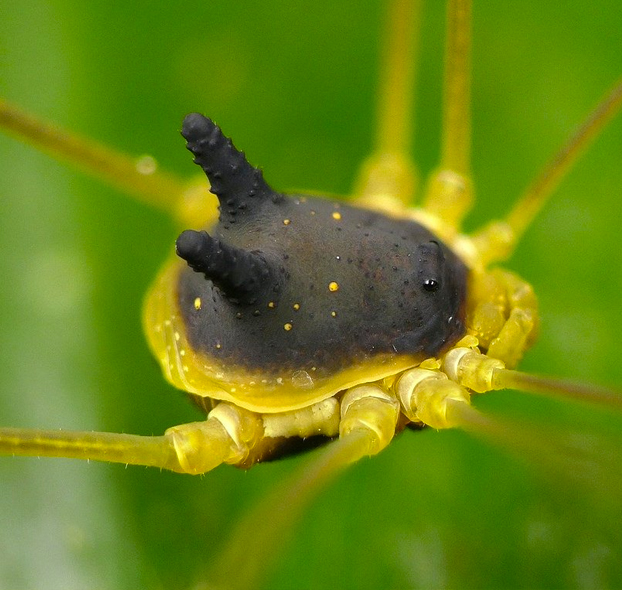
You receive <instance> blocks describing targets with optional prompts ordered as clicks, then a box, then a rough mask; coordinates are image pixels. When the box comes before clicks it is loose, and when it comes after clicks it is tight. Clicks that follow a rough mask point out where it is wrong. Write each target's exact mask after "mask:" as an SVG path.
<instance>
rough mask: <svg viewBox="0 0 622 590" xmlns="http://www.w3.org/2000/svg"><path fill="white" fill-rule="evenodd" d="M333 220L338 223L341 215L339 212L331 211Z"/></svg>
mask: <svg viewBox="0 0 622 590" xmlns="http://www.w3.org/2000/svg"><path fill="white" fill-rule="evenodd" d="M333 219H336V220H337V221H339V220H340V219H341V213H339V211H333Z"/></svg>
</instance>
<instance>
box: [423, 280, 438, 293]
mask: <svg viewBox="0 0 622 590" xmlns="http://www.w3.org/2000/svg"><path fill="white" fill-rule="evenodd" d="M440 286H441V284H440V283H439V282H438V281H437V280H436V279H427V280H425V281H423V289H424V290H425V291H428V292H430V293H433V292H434V291H438V290H439V289H440Z"/></svg>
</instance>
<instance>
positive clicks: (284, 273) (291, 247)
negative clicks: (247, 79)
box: [177, 114, 467, 375]
mask: <svg viewBox="0 0 622 590" xmlns="http://www.w3.org/2000/svg"><path fill="white" fill-rule="evenodd" d="M182 134H183V135H184V137H185V138H186V139H187V141H188V149H190V150H191V151H192V152H193V154H194V155H195V162H196V163H197V164H199V165H200V166H201V167H202V168H203V169H204V171H205V172H206V174H207V176H208V178H209V180H210V183H211V187H212V188H211V190H212V192H214V193H215V194H216V195H217V196H218V198H219V201H220V219H219V222H218V224H217V225H216V226H215V227H214V228H211V229H210V230H209V231H210V234H207V233H205V232H204V231H202V232H194V231H189V232H184V233H183V234H182V235H181V236H180V238H179V239H178V243H177V250H178V254H179V255H180V256H181V257H182V258H183V259H185V260H186V261H187V262H188V264H189V266H190V267H191V268H188V269H186V270H184V271H183V272H182V273H181V274H180V277H179V284H178V294H179V306H180V309H181V312H182V316H183V319H184V322H185V326H186V336H187V339H188V341H189V343H190V345H191V346H192V347H193V349H194V350H196V351H198V352H202V353H204V354H205V355H207V357H212V358H217V359H220V360H222V361H223V362H225V363H228V364H233V365H234V366H240V367H244V368H245V369H249V370H251V371H260V372H262V373H265V374H276V373H282V372H283V370H284V369H291V370H293V371H296V370H302V371H315V372H316V374H318V375H328V374H330V373H332V372H334V371H337V370H339V369H342V368H345V367H348V366H351V365H353V364H354V363H357V362H360V361H362V360H367V359H370V358H373V356H374V355H378V354H384V353H388V354H392V353H395V354H421V355H422V356H434V355H437V354H438V353H439V352H440V351H442V350H443V349H445V348H447V347H448V346H449V345H450V344H452V343H454V342H455V341H456V340H457V339H458V338H459V337H461V336H462V335H463V333H464V323H463V322H464V303H465V299H466V281H467V269H466V267H465V266H464V264H463V263H462V262H461V261H460V259H459V258H458V257H457V256H456V255H455V254H454V253H453V252H452V251H451V250H449V248H447V247H446V246H445V245H444V244H442V243H441V242H440V241H439V240H438V239H437V238H436V237H435V236H434V235H433V234H432V233H431V232H430V231H428V230H427V229H425V228H424V227H422V226H421V225H419V224H417V223H415V222H412V221H408V220H400V219H394V218H391V217H388V216H385V215H382V214H380V213H376V212H372V211H369V210H365V209H361V208H356V207H351V206H348V205H346V204H343V203H338V202H334V201H329V200H325V199H321V198H317V197H311V196H303V195H291V196H285V195H282V194H279V193H275V192H274V191H272V189H270V188H269V186H268V185H267V184H266V183H265V181H264V180H263V177H262V175H261V172H260V171H259V170H257V169H255V168H253V167H252V166H251V165H250V164H249V163H248V162H247V161H246V159H245V158H244V154H243V153H241V152H238V151H237V150H236V149H235V147H233V145H232V144H231V141H230V140H228V139H227V138H226V137H224V136H223V135H222V133H221V131H220V129H219V128H218V127H217V126H216V125H214V124H213V123H212V121H210V120H209V119H207V118H205V117H203V116H201V115H198V114H192V115H188V117H186V120H185V121H184V127H183V131H182Z"/></svg>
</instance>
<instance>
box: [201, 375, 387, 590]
mask: <svg viewBox="0 0 622 590" xmlns="http://www.w3.org/2000/svg"><path fill="white" fill-rule="evenodd" d="M398 415H399V404H398V403H397V400H396V399H395V398H394V397H393V396H391V395H390V394H389V393H387V392H386V391H385V390H383V389H382V388H380V387H378V386H376V385H362V386H359V387H354V388H352V389H351V390H349V391H347V392H346V394H345V395H344V397H343V398H342V403H341V424H340V429H339V439H338V440H336V441H334V442H332V443H330V444H329V445H328V446H327V447H326V448H325V449H324V450H323V451H320V452H319V453H318V454H317V455H316V456H314V457H313V459H312V460H311V461H309V462H307V463H304V464H303V465H302V466H301V467H300V469H298V470H297V471H296V472H295V473H294V474H293V475H292V477H291V478H290V479H289V480H288V481H285V482H282V483H281V484H279V485H278V486H277V488H276V489H275V491H274V492H273V493H272V494H271V495H270V496H268V497H267V498H265V499H264V500H263V501H262V502H261V503H260V504H259V505H258V506H256V507H255V508H254V509H253V510H252V512H251V513H250V514H249V515H248V516H246V518H244V519H243V520H242V521H241V523H240V525H239V526H238V527H237V528H236V529H235V530H234V531H233V534H232V535H231V536H230V537H229V540H228V542H227V545H226V546H225V548H224V550H223V551H222V553H221V554H220V556H219V557H218V558H217V559H216V561H215V565H214V566H213V567H212V569H211V571H210V572H208V576H207V578H208V580H209V582H207V583H206V584H205V585H200V586H197V587H196V589H195V590H199V589H204V590H207V589H210V590H213V589H215V588H223V589H224V588H227V589H228V590H236V589H244V590H245V589H247V588H257V587H259V586H260V583H261V579H262V578H263V577H264V576H265V575H266V574H267V573H268V571H269V569H270V566H271V565H272V564H273V563H274V562H275V561H276V560H277V558H278V557H279V555H280V552H281V551H282V550H283V548H284V547H285V545H286V544H287V540H288V539H289V532H290V531H291V530H292V529H293V527H294V526H295V524H296V522H297V519H298V518H299V516H300V515H301V513H302V512H303V511H304V509H305V508H306V507H307V505H308V504H309V503H310V502H311V501H312V500H313V499H314V498H315V497H316V496H317V495H318V494H319V493H320V492H321V491H322V490H323V489H324V488H325V487H326V486H327V485H328V484H329V483H330V482H331V481H332V480H333V479H334V478H335V477H337V475H339V473H341V471H343V469H345V468H346V467H347V466H348V465H350V464H352V463H354V462H356V461H358V460H359V459H361V458H362V457H365V456H367V455H373V454H376V453H378V452H380V451H381V450H382V449H383V448H385V447H386V446H387V445H388V444H389V442H391V439H392V438H393V435H394V433H395V425H396V422H397V418H398ZM240 564H243V567H241V566H240Z"/></svg>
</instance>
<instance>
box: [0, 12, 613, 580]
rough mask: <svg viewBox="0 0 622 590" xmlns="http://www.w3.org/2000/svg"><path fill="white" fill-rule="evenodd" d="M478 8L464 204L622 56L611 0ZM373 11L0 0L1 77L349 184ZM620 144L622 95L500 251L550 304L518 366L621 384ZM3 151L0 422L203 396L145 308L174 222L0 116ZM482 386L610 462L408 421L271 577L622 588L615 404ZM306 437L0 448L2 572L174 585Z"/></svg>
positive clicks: (97, 418) (139, 148)
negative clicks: (203, 450) (112, 451)
mask: <svg viewBox="0 0 622 590" xmlns="http://www.w3.org/2000/svg"><path fill="white" fill-rule="evenodd" d="M474 12H475V14H474V18H475V21H474V35H475V49H474V80H473V82H474V88H473V99H474V103H475V104H474V114H473V127H474V132H475V135H474V147H473V158H474V164H473V167H474V174H475V181H476V188H477V194H478V204H477V207H476V209H475V211H474V212H473V214H472V215H471V217H470V221H469V223H470V227H475V226H476V225H478V224H479V223H481V222H483V221H485V220H488V219H490V218H492V217H495V216H499V215H501V214H502V213H503V212H504V211H506V210H507V207H508V204H509V203H510V202H512V200H513V199H514V198H515V197H516V195H517V194H518V193H519V192H520V191H521V189H522V188H523V187H525V185H526V184H527V183H528V182H529V180H531V178H533V176H534V174H535V173H536V171H538V170H539V169H540V167H541V166H542V165H543V163H544V162H545V161H546V160H547V158H548V157H549V156H550V155H551V154H552V153H553V152H554V150H555V149H556V148H558V147H559V146H560V144H561V142H562V141H563V140H564V138H565V137H566V136H567V135H568V133H569V131H570V130H571V129H573V127H574V126H575V125H576V124H577V123H578V122H579V121H581V120H582V118H583V117H584V116H585V115H586V114H587V112H588V111H589V110H590V108H591V107H592V106H593V105H594V104H595V102H596V101H597V100H598V98H599V96H600V95H601V94H602V93H603V92H604V91H605V89H606V88H608V87H609V86H610V85H611V84H612V83H613V81H614V80H615V79H616V78H617V77H618V76H619V75H620V74H621V73H622V58H621V56H622V11H620V9H619V2H618V1H617V0H609V1H607V0H598V1H594V2H590V3H587V2H584V1H568V2H564V3H545V2H541V1H537V0H534V1H520V0H519V1H517V2H512V3H490V2H488V3H485V2H482V3H480V4H476V6H475V10H474ZM382 15H383V11H382V3H381V2H376V1H373V2H372V1H366V2H353V1H339V0H337V1H335V0H330V1H329V0H316V1H315V2H302V1H301V0H290V1H289V2H280V1H277V0H263V1H262V2H225V1H224V0H214V1H203V2H199V3H197V2H194V3H190V2H188V3H185V2H179V3H164V2H162V3H153V2H147V1H145V0H140V1H136V2H131V3H109V2H105V1H103V0H94V1H92V2H89V3H77V2H71V1H61V0H47V1H43V0H40V1H37V0H27V1H25V2H17V1H15V0H13V1H8V2H3V3H2V19H1V20H2V22H0V95H2V96H4V97H6V98H8V99H11V100H13V101H16V102H17V103H19V104H21V105H23V106H24V107H26V108H28V109H30V110H32V111H33V112H35V113H37V114H40V115H43V116H45V117H47V118H49V119H52V120H54V121H57V122H58V123H60V124H62V125H64V126H67V127H68V128H71V129H74V130H76V131H79V132H81V133H83V134H86V135H89V136H92V137H95V138H97V139H99V140H101V141H104V142H106V143H108V144H110V145H112V146H116V147H118V148H120V149H122V150H124V151H127V152H130V153H134V154H142V153H150V154H152V155H154V156H155V157H156V158H157V159H158V161H159V162H160V163H161V164H162V165H163V167H165V168H167V169H171V170H173V171H175V172H177V173H179V174H180V175H186V176H189V175H192V174H194V173H195V170H194V168H193V165H192V163H191V158H190V155H189V154H188V153H187V152H186V150H185V149H184V145H183V141H182V140H181V138H180V137H179V135H178V129H179V127H180V123H181V119H182V117H183V115H184V114H185V113H187V112H189V111H193V110H200V111H202V112H205V113H206V114H209V115H210V116H212V117H213V118H215V119H216V120H217V121H218V122H219V124H220V125H222V126H223V128H224V129H225V131H226V132H227V134H229V135H231V136H232V137H233V138H234V140H235V141H236V143H237V145H238V146H239V147H241V148H242V149H244V150H245V151H246V153H247V154H248V155H249V158H250V160H251V161H252V162H253V163H255V164H257V165H260V166H261V167H263V168H264V170H265V173H266V177H267V179H268V180H269V181H270V182H271V183H272V184H273V186H275V187H277V188H288V187H291V188H311V189H317V190H325V191H329V192H333V193H346V192H347V191H348V190H349V188H350V186H351V182H352V179H353V177H354V175H355V173H356V170H357V166H358V164H359V163H360V162H361V160H362V158H363V157H364V156H365V155H366V154H367V153H368V152H369V149H370V137H371V130H372V124H373V116H374V95H375V89H376V86H375V85H376V79H377V70H378V50H379V31H380V24H379V23H380V22H381V21H382ZM442 40H443V10H442V7H441V3H440V2H430V3H428V5H427V6H426V7H425V9H424V14H423V32H422V39H421V65H420V72H419V74H420V75H419V83H418V91H417V102H418V104H417V121H416V126H417V132H416V139H415V145H416V147H415V152H416V153H415V156H416V160H417V162H418V164H419V166H420V169H421V171H422V174H425V173H427V172H428V171H429V170H430V169H431V168H432V167H433V166H434V165H435V163H436V159H437V153H438V142H439V117H440V113H439V97H440V73H441V68H442V62H441V56H442V48H443V41H442ZM620 154H622V119H620V118H618V120H617V121H616V122H615V123H614V124H612V125H611V126H610V128H609V129H608V130H607V131H606V133H605V134H604V136H603V137H602V138H601V139H600V140H599V141H598V143H597V145H596V146H595V147H594V148H593V149H592V150H591V151H590V152H589V154H588V155H587V156H586V157H585V158H584V159H583V160H582V161H581V162H580V164H579V166H578V167H577V168H576V170H575V171H573V172H572V174H571V175H570V176H569V177H568V178H567V179H566V181H565V182H564V183H563V186H562V187H561V189H560V190H559V191H558V193H557V194H556V197H555V199H554V200H553V201H552V202H551V203H550V204H549V205H548V206H547V208H546V210H545V211H544V212H543V213H542V214H541V216H540V217H539V218H538V220H537V222H536V224H535V225H534V227H533V228H531V230H530V231H529V232H528V234H527V235H526V236H525V239H524V242H523V244H522V245H521V247H520V249H519V251H518V252H517V253H516V255H515V256H514V258H513V259H512V261H511V263H510V266H511V267H512V268H513V269H514V270H516V271H518V272H519V273H520V274H522V275H523V276H524V277H525V278H527V279H528V280H529V281H531V282H532V283H533V285H534V286H535V288H536V292H537V293H538V294H539V297H540V301H541V307H542V331H541V337H540V340H539V342H538V344H537V346H536V347H535V348H534V349H533V350H532V351H531V352H530V353H529V355H528V356H527V358H526V359H525V361H524V363H523V365H522V367H523V368H524V369H525V370H529V371H534V372H539V373H545V374H551V375H558V376H564V377H573V378H577V379H580V380H583V381H587V382H591V383H600V384H608V385H613V386H615V385H617V386H618V387H620V386H621V385H622V368H621V365H622V363H620V361H619V358H620V351H621V350H622V347H621V346H620V344H619V340H620V334H622V319H621V314H620V300H621V297H620V293H621V292H622V255H621V254H620V248H619V245H616V244H617V242H616V239H617V238H616V236H619V235H620V222H621V220H622V215H621V213H620V197H621V194H622V188H621V187H622V165H621V158H620ZM0 170H1V172H0V355H1V356H0V358H1V360H0V367H1V368H2V370H1V371H0V424H2V425H5V426H23V427H42V428H64V429H72V428H73V429H85V430H110V431H116V432H132V433H139V434H152V433H153V434H160V433H162V432H163V431H164V430H165V429H166V428H167V427H168V426H171V425H173V424H178V423H181V422H184V421H191V420H196V419H198V416H199V415H198V413H197V411H196V410H195V409H194V408H193V407H192V406H191V405H190V404H189V403H188V402H187V401H186V399H185V398H184V396H183V395H182V394H181V393H180V392H177V391H175V390H173V389H172V388H171V387H169V386H168V385H166V384H165V383H164V381H163V379H162V378H161V376H160V374H159V369H158V368H157V366H156V364H155V362H154V361H153V360H152V358H151V357H150V355H149V352H148V350H147V348H146V345H145V342H144V340H143V336H142V333H141V326H140V308H141V301H142V297H143V294H144V292H145V291H146V288H147V286H148V284H149V282H150V280H151V279H152V277H153V276H154V275H155V273H156V271H157V269H158V266H159V264H160V263H161V262H162V260H163V259H164V258H165V256H166V255H167V254H168V253H169V251H170V250H171V248H172V244H173V240H174V238H175V228H173V227H172V224H171V223H170V221H169V220H168V219H166V218H165V217H164V216H163V215H162V214H160V213H158V212H156V211H153V210H150V209H148V208H147V207H144V206H141V205H139V204H137V203H134V202H132V201H130V200H127V199H126V198H124V196H122V195H120V194H119V193H118V192H116V191H114V190H112V189H109V188H107V187H105V186H102V185H101V184H99V183H98V182H97V181H94V180H91V179H89V178H86V177H84V176H83V175H80V174H78V173H75V172H74V171H72V170H71V169H67V168H65V167H63V166H61V165H58V164H57V163H55V162H54V161H51V160H50V159H49V158H47V157H45V156H43V155H41V154H39V153H37V152H35V151H34V150H32V149H30V148H28V147H26V146H23V145H21V144H19V143H17V142H16V141H14V140H12V139H8V138H6V137H4V136H2V137H0ZM477 405H478V406H479V407H481V408H483V409H485V410H487V411H490V412H495V413H498V414H499V415H501V416H503V417H506V418H508V419H510V420H511V421H512V423H513V432H514V433H515V435H516V436H517V437H520V436H522V432H523V426H522V424H523V422H525V423H529V424H534V423H536V424H538V425H539V426H538V428H537V431H538V432H539V433H540V434H541V435H542V436H543V439H542V441H548V440H549V439H550V442H551V443H554V442H555V441H556V440H557V439H559V436H558V435H557V434H555V432H559V431H563V432H566V433H567V434H568V435H569V436H570V437H571V438H572V440H573V441H575V442H578V443H579V444H581V445H583V446H584V447H585V446H587V447H588V448H589V449H590V453H591V455H592V457H593V458H594V459H595V461H596V463H597V465H596V467H598V468H602V469H603V470H604V472H605V473H606V474H607V476H606V478H607V482H609V481H610V483H606V484H605V485H598V484H602V483H603V481H602V480H601V481H592V482H585V481H583V482H580V483H578V484H577V483H573V481H574V478H575V476H576V475H578V473H577V471H578V470H579V469H580V468H579V466H578V465H579V464H578V463H575V462H572V461H570V460H568V461H566V462H565V463H564V465H565V467H564V469H562V470H561V471H560V472H554V473H551V472H550V471H549V472H548V475H547V474H546V473H547V471H548V470H547V469H546V468H545V469H542V466H541V465H540V464H539V462H538V461H537V453H536V454H535V455H534V454H532V455H530V456H528V457H526V458H525V459H524V460H521V459H516V458H514V457H513V456H512V455H511V454H507V453H506V452H505V451H504V450H503V449H501V448H500V447H498V446H495V445H490V444H486V443H484V442H480V441H479V440H475V439H473V438H471V437H469V436H468V435H466V434H464V433H462V432H440V433H439V432H435V431H432V430H429V431H423V432H410V431H409V432H405V433H403V434H402V435H401V436H400V437H399V438H398V439H397V440H396V441H395V442H394V444H392V445H391V447H390V448H389V449H387V450H386V451H385V452H384V453H383V454H382V455H381V456H379V457H377V458H374V459H373V460H369V461H364V462H362V463H360V464H359V465H357V466H355V467H354V468H352V469H350V471H349V472H347V473H346V474H345V475H344V476H343V477H342V478H341V479H340V480H339V481H338V483H337V484H335V485H333V486H332V487H330V489H328V490H326V491H325V492H324V493H323V494H322V495H321V497H320V498H319V499H318V501H317V502H316V503H315V504H314V505H313V506H312V508H311V509H310V510H309V511H308V512H307V513H306V514H305V517H304V520H303V522H302V523H300V525H299V526H298V527H297V528H296V533H295V536H294V540H293V543H292V545H291V546H290V547H289V548H288V550H287V552H286V554H285V555H284V556H283V558H282V559H280V560H279V562H278V565H277V567H276V569H275V570H274V571H273V572H272V573H271V574H270V575H269V577H268V579H267V580H266V585H265V587H266V588H280V589H289V588H305V589H307V588H317V589H320V588H343V589H347V588H360V589H368V588H369V589H382V588H439V587H451V588H500V587H506V588H519V587H530V588H558V587H559V588H561V587H563V588H606V587H622V532H621V530H620V514H621V512H622V509H621V504H622V490H621V489H620V488H619V487H618V485H617V484H618V483H619V480H620V476H621V474H622V457H620V456H619V455H620V454H621V453H622V419H621V418H620V417H619V416H615V415H613V414H612V413H609V412H606V411H595V410H594V411H592V410H591V409H590V408H588V407H585V406H583V405H580V404H574V403H563V402H554V401H550V400H545V399H539V398H537V397H535V396H529V395H526V394H523V393H519V392H503V393H498V394H494V395H490V396H489V397H486V398H481V399H479V400H477ZM603 445H604V446H605V447H606V448H608V449H610V450H611V449H613V455H612V456H609V457H607V456H605V455H604V454H603V453H604V452H601V450H600V449H601V447H602V446H603ZM300 461H301V459H300V458H295V459H291V460H286V461H281V462H277V463H274V464H269V465H264V466H259V467H257V468H254V469H252V470H251V471H250V472H247V473H245V472H241V471H238V470H236V469H234V468H228V467H222V468H219V469H217V470H216V471H215V472H213V473H210V474H208V475H207V476H205V477H189V476H188V477H185V476H180V475H175V474H169V473H160V472H158V471H157V470H149V469H142V468H136V467H130V468H127V469H124V468H123V467H122V466H118V465H104V464H95V463H90V464H87V463H82V462H72V461H68V460H43V459H42V460H38V459H12V458H1V459H0V589H5V588H6V589H9V588H10V589H13V590H25V589H36V588H37V589H38V588H46V589H48V590H54V589H63V590H72V589H81V590H84V589H117V590H121V589H125V588H127V589H136V588H150V589H160V588H166V589H169V588H189V587H191V586H192V584H194V583H196V582H197V581H198V580H201V579H202V575H203V572H204V571H205V569H206V568H208V567H209V564H210V558H211V557H212V556H213V555H215V554H216V553H217V551H218V549H219V547H221V546H222V543H223V541H224V540H225V539H226V538H227V535H228V532H229V531H230V530H231V528H232V526H233V524H234V523H235V522H236V521H237V520H238V519H239V518H240V517H241V515H242V514H244V512H245V511H246V510H247V509H248V507H250V506H252V505H253V503H254V502H255V501H256V500H257V499H259V498H261V497H263V495H264V494H265V493H266V492H267V491H268V490H271V489H273V488H274V487H275V486H278V485H279V483H280V482H281V481H283V478H284V477H285V475H286V474H287V473H290V472H291V471H292V469H294V468H295V467H296V465H297V464H298V463H299V462H300ZM592 467H593V466H592ZM266 526H269V523H267V524H266ZM243 567H244V564H243V563H241V564H240V568H243Z"/></svg>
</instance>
